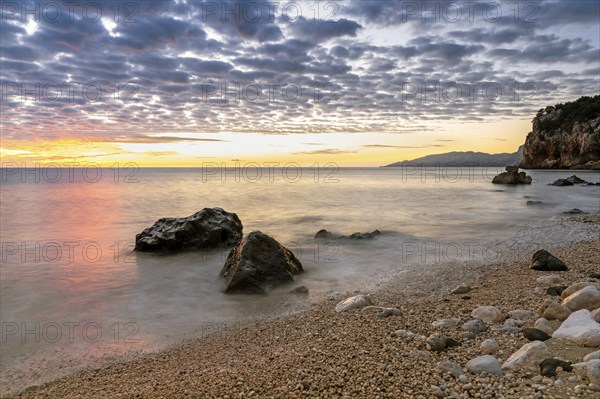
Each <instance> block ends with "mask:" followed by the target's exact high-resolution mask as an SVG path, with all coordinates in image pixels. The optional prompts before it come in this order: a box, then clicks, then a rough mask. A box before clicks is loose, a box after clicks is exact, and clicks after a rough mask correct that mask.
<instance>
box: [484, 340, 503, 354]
mask: <svg viewBox="0 0 600 399" xmlns="http://www.w3.org/2000/svg"><path fill="white" fill-rule="evenodd" d="M479 348H480V349H481V351H482V352H483V353H487V354H488V355H491V354H492V353H496V352H498V351H499V350H500V346H499V345H498V342H496V340H495V339H492V338H488V339H485V340H483V342H482V343H481V345H480V346H479Z"/></svg>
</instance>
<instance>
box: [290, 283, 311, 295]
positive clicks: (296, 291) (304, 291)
mask: <svg viewBox="0 0 600 399" xmlns="http://www.w3.org/2000/svg"><path fill="white" fill-rule="evenodd" d="M290 294H297V295H308V288H306V287H305V286H303V285H301V286H300V287H296V288H294V289H293V290H291V291H290Z"/></svg>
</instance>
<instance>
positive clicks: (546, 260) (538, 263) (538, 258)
mask: <svg viewBox="0 0 600 399" xmlns="http://www.w3.org/2000/svg"><path fill="white" fill-rule="evenodd" d="M530 268H531V269H533V270H541V271H566V270H569V268H568V267H567V265H565V263H564V262H563V261H562V260H560V259H558V258H557V257H556V256H554V255H552V254H551V253H550V252H548V251H546V250H545V249H540V250H538V251H536V253H534V254H533V259H532V260H531V267H530Z"/></svg>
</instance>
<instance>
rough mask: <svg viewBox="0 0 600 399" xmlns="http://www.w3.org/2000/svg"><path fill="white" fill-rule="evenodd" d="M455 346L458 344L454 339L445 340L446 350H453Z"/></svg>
mask: <svg viewBox="0 0 600 399" xmlns="http://www.w3.org/2000/svg"><path fill="white" fill-rule="evenodd" d="M455 346H460V342H458V341H457V340H455V339H454V338H446V348H453V347H455Z"/></svg>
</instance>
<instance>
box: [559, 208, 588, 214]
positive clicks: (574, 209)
mask: <svg viewBox="0 0 600 399" xmlns="http://www.w3.org/2000/svg"><path fill="white" fill-rule="evenodd" d="M581 213H587V212H584V211H582V210H581V209H578V208H573V209H571V210H570V211H564V212H563V214H564V215H579V214H581Z"/></svg>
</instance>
